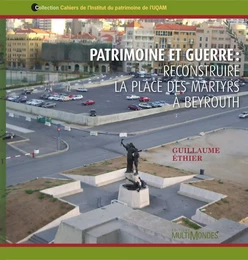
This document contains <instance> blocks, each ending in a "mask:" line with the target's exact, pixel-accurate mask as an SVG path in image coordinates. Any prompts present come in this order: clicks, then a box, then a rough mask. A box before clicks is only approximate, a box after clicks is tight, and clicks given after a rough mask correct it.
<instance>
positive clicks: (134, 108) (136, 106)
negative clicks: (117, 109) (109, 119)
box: [128, 105, 141, 110]
mask: <svg viewBox="0 0 248 260" xmlns="http://www.w3.org/2000/svg"><path fill="white" fill-rule="evenodd" d="M128 109H130V110H141V107H139V106H138V105H130V106H128Z"/></svg>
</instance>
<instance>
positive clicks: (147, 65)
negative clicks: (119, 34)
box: [121, 21, 154, 72]
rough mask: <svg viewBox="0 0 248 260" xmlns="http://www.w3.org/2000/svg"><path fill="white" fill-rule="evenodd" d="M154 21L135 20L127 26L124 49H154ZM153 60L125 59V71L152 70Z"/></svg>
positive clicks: (123, 40)
mask: <svg viewBox="0 0 248 260" xmlns="http://www.w3.org/2000/svg"><path fill="white" fill-rule="evenodd" d="M153 29H154V23H146V22H143V23H142V22H137V21H133V22H131V23H129V24H127V26H126V30H125V33H124V34H123V38H122V46H121V47H122V48H124V49H135V50H137V49H153V47H154V32H153ZM152 69H153V61H141V62H140V61H139V62H137V61H135V60H134V61H124V62H123V71H124V72H131V71H142V70H146V71H151V70H152Z"/></svg>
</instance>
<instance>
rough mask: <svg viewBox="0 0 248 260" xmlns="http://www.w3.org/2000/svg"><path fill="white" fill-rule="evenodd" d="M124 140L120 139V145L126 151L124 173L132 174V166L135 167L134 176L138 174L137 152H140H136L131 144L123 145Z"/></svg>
mask: <svg viewBox="0 0 248 260" xmlns="http://www.w3.org/2000/svg"><path fill="white" fill-rule="evenodd" d="M123 140H124V139H121V145H122V146H123V147H124V148H125V149H126V151H127V170H126V173H133V165H134V166H135V171H136V174H138V164H139V152H141V151H142V150H138V149H137V148H136V147H135V146H134V145H133V143H130V144H126V145H125V144H124V143H123Z"/></svg>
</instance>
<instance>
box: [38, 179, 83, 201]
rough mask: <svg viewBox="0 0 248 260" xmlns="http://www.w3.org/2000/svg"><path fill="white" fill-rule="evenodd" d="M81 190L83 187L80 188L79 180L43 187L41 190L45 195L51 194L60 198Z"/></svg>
mask: <svg viewBox="0 0 248 260" xmlns="http://www.w3.org/2000/svg"><path fill="white" fill-rule="evenodd" d="M82 191H83V189H82V188H81V184H80V181H75V182H71V183H67V184H64V185H60V186H56V187H52V188H49V189H45V190H42V191H41V192H42V193H44V194H47V195H51V196H53V197H54V198H62V197H65V196H69V195H72V194H76V193H79V192H82Z"/></svg>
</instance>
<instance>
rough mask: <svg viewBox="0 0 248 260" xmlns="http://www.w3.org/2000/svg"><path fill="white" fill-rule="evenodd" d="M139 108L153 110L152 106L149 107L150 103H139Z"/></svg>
mask: <svg viewBox="0 0 248 260" xmlns="http://www.w3.org/2000/svg"><path fill="white" fill-rule="evenodd" d="M139 107H141V108H147V109H149V108H152V106H151V105H149V104H148V103H145V102H144V103H139Z"/></svg>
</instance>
